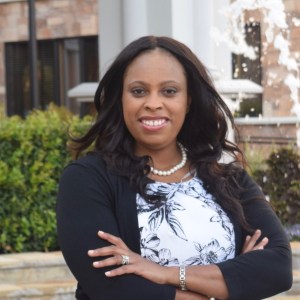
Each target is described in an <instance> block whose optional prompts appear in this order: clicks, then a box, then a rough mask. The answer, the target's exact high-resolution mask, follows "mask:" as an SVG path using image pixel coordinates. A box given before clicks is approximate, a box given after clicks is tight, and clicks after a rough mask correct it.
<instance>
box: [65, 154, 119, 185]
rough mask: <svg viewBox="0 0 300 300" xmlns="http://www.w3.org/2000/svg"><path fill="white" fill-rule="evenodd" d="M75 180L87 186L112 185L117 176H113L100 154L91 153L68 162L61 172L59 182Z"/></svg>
mask: <svg viewBox="0 0 300 300" xmlns="http://www.w3.org/2000/svg"><path fill="white" fill-rule="evenodd" d="M66 179H67V180H70V181H73V180H75V181H76V180H77V181H80V182H81V183H88V184H92V183H95V184H99V183H103V184H110V185H111V184H114V183H115V182H116V181H117V180H118V176H115V175H113V174H112V173H111V172H110V171H109V169H108V167H107V165H106V163H105V161H104V159H103V158H102V157H101V154H99V153H97V152H91V153H88V154H87V155H85V156H83V157H80V158H79V159H77V160H74V161H72V162H70V163H69V164H68V165H67V166H66V167H65V168H64V170H63V172H62V175H61V181H63V180H66Z"/></svg>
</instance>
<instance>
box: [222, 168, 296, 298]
mask: <svg viewBox="0 0 300 300" xmlns="http://www.w3.org/2000/svg"><path fill="white" fill-rule="evenodd" d="M240 184H241V186H242V187H243V189H244V191H243V192H242V193H241V202H242V205H243V209H244V214H245V217H246V219H247V221H248V223H249V224H250V226H251V227H252V228H253V229H260V230H261V231H262V237H267V238H268V239H269V243H268V244H267V246H266V247H265V249H264V250H256V251H251V252H248V253H245V254H241V255H239V256H237V257H235V258H234V259H230V260H228V261H224V262H222V263H220V264H218V266H219V268H220V269H221V272H222V274H223V277H224V279H225V282H226V284H227V288H228V291H229V299H232V300H238V299H243V300H256V299H257V300H258V299H263V298H267V297H270V296H272V295H275V294H278V293H280V292H283V291H285V290H288V289H289V288H290V287H291V285H292V262H291V250H290V245H289V242H288V239H287V237H286V234H285V232H284V230H283V227H282V225H281V223H280V221H279V219H278V217H277V216H276V214H275V213H274V211H273V209H272V208H271V206H270V205H269V203H268V202H267V201H266V200H265V198H264V195H263V193H262V191H261V189H260V188H259V187H258V185H257V184H256V183H255V182H254V181H253V180H252V179H251V178H250V176H249V175H248V174H247V173H246V172H244V173H243V175H242V177H241V178H240Z"/></svg>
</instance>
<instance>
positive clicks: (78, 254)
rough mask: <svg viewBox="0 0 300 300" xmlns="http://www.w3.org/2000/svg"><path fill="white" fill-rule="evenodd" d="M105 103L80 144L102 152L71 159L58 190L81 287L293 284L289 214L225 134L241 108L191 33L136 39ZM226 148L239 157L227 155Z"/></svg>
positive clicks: (179, 292)
mask: <svg viewBox="0 0 300 300" xmlns="http://www.w3.org/2000/svg"><path fill="white" fill-rule="evenodd" d="M95 106H96V108H97V111H98V116H97V120H96V122H95V124H94V125H93V126H92V128H91V129H90V130H89V131H88V132H87V134H86V135H85V136H83V137H82V138H80V139H78V140H76V142H77V146H76V147H75V148H76V151H77V155H79V154H80V153H81V152H83V151H84V150H87V149H88V148H89V149H90V147H91V146H92V147H93V152H92V153H90V154H88V155H86V156H84V157H82V158H79V159H78V160H76V161H74V162H72V163H71V164H70V165H69V166H68V167H67V168H66V169H65V170H64V173H63V175H62V178H61V181H60V188H59V195H58V206H57V222H58V223H57V224H58V236H59V243H60V245H61V249H62V252H63V254H64V257H65V259H66V262H67V264H68V266H69V267H70V269H71V271H72V272H73V274H74V276H75V277H76V279H77V280H78V289H77V293H76V295H77V299H92V300H94V299H95V300H96V299H97V300H101V299H105V300H110V299H113V300H116V299H118V300H127V299H128V300H129V299H130V300H133V299H143V300H147V299H149V300H150V299H151V300H152V299H157V300H160V299H161V300H168V299H176V300H180V299H183V300H185V299H189V300H193V299H210V298H211V299H213V298H217V299H239V300H240V299H243V300H245V299H251V300H255V299H262V298H265V297H269V296H271V295H274V294H276V293H279V292H282V291H284V290H287V289H289V288H290V286H291V282H292V275H291V252H290V248H289V243H288V241H287V239H286V236H285V234H284V231H283V229H282V226H281V224H280V222H279V220H278V219H277V217H276V215H275V214H274V212H273V211H272V209H271V208H270V206H269V204H268V203H267V201H266V200H265V199H264V196H263V194H262V192H261V190H260V189H259V187H258V186H257V185H256V184H255V183H254V182H253V181H252V179H251V178H250V177H249V176H248V175H247V173H246V172H245V171H244V170H243V165H244V160H243V155H242V152H241V151H240V149H239V148H238V147H237V146H236V145H235V144H233V143H231V142H229V141H228V140H227V139H226V135H227V131H228V128H227V123H226V120H227V119H228V120H230V122H231V123H232V125H233V118H232V115H231V113H230V111H229V110H228V108H227V106H226V105H225V103H224V102H223V100H222V99H221V97H220V96H219V95H218V93H217V92H216V90H215V89H214V87H213V84H212V82H211V80H210V78H209V76H208V73H207V71H206V69H205V67H204V66H203V65H202V64H201V62H200V61H199V60H198V59H197V57H196V56H195V55H194V54H193V53H192V52H191V51H190V50H189V49H188V48H187V47H186V46H185V45H183V44H181V43H179V42H177V41H175V40H173V39H171V38H167V37H154V36H148V37H142V38H140V39H138V40H136V41H134V42H132V43H131V44H130V45H128V46H127V47H126V48H125V49H124V50H123V51H122V52H121V53H120V54H119V56H118V57H117V58H116V60H115V61H114V63H113V64H112V65H111V67H110V68H109V70H108V71H107V72H106V74H105V75H104V77H103V79H102V80H101V82H100V84H99V87H98V90H97V92H96V95H95ZM224 153H227V154H230V155H231V157H232V162H230V163H227V164H222V163H220V159H221V157H222V154H224ZM97 232H98V235H97ZM262 237H264V238H263V239H262ZM88 250H90V251H88Z"/></svg>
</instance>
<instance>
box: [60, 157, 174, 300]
mask: <svg viewBox="0 0 300 300" xmlns="http://www.w3.org/2000/svg"><path fill="white" fill-rule="evenodd" d="M87 161H88V160H87V159H86V160H80V161H76V162H73V163H71V164H70V165H69V166H68V167H66V169H65V170H64V172H63V174H62V176H61V179H60V183H59V192H58V199H57V231H58V240H59V245H60V247H61V250H62V253H63V255H64V258H65V260H66V263H67V265H68V267H69V268H70V270H71V271H72V273H73V275H74V276H75V278H76V279H77V281H78V284H79V288H78V290H77V299H90V300H101V299H105V300H116V299H118V300H132V299H144V300H152V299H156V300H172V299H175V288H174V287H171V286H167V285H159V284H155V283H153V282H151V281H149V280H146V279H144V278H142V277H139V276H136V275H134V274H125V275H122V276H118V277H115V278H108V277H106V276H105V275H104V272H106V271H107V270H108V269H109V268H102V269H95V268H93V266H92V262H93V260H94V259H93V258H90V257H89V256H88V255H87V252H88V250H90V249H96V248H100V247H103V246H106V245H107V242H106V241H104V240H101V239H100V238H99V237H98V236H97V232H98V231H99V230H103V231H106V232H110V233H112V234H114V235H116V236H120V230H119V228H118V220H117V218H116V214H115V209H114V201H113V197H114V186H113V184H112V183H111V181H110V180H109V179H108V176H107V172H106V170H104V169H105V168H104V167H103V168H101V167H100V166H99V165H97V164H98V162H99V161H98V160H97V161H95V162H92V163H91V162H90V161H88V162H87ZM93 164H94V165H93ZM98 259H99V258H98Z"/></svg>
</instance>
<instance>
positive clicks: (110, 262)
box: [93, 255, 122, 268]
mask: <svg viewBox="0 0 300 300" xmlns="http://www.w3.org/2000/svg"><path fill="white" fill-rule="evenodd" d="M121 262H122V256H121V255H117V256H112V257H109V258H106V259H103V260H100V261H95V262H93V267H94V268H103V267H109V266H115V265H120V264H121Z"/></svg>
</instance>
